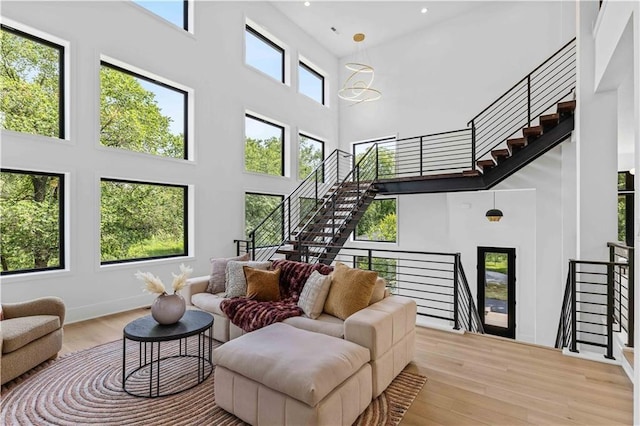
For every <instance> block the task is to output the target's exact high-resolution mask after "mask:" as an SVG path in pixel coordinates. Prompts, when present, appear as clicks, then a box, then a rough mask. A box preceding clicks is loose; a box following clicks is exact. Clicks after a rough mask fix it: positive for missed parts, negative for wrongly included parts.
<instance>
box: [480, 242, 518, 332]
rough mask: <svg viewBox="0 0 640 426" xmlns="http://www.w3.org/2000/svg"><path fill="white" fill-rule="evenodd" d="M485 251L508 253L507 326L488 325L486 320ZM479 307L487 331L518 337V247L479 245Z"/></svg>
mask: <svg viewBox="0 0 640 426" xmlns="http://www.w3.org/2000/svg"><path fill="white" fill-rule="evenodd" d="M485 253H504V254H506V255H507V328H503V327H497V326H494V325H487V324H485V322H484V319H485V318H484V317H485V315H484V306H485V305H484V296H485V289H484V287H485V269H484V268H485ZM477 265H478V266H477V269H478V280H477V283H478V285H477V290H478V308H479V310H480V312H479V313H480V320H481V322H482V326H483V327H484V331H485V333H488V334H493V335H495V336H502V337H508V338H510V339H515V338H516V249H515V248H512V247H478V263H477Z"/></svg>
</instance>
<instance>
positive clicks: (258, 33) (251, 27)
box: [244, 22, 287, 84]
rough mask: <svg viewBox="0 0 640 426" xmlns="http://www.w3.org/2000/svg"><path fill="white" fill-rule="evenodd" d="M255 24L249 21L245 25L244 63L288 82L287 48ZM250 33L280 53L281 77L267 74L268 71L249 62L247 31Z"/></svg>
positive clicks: (280, 80) (282, 81)
mask: <svg viewBox="0 0 640 426" xmlns="http://www.w3.org/2000/svg"><path fill="white" fill-rule="evenodd" d="M254 27H255V25H252V24H249V23H248V22H247V23H245V25H244V28H245V29H244V31H245V39H244V49H245V51H244V63H245V65H248V66H250V67H251V68H253V69H256V70H258V71H260V72H261V73H262V74H264V75H266V76H268V77H270V78H273V79H274V80H276V81H279V82H280V83H282V84H287V83H286V72H285V67H286V56H287V52H286V50H285V49H284V48H283V47H282V46H280V45H279V44H278V43H276V42H275V41H273V40H271V39H270V38H269V37H267V36H266V35H264V34H263V33H262V32H261V31H259V30H257V29H256V28H254ZM247 32H248V33H250V34H251V35H253V36H254V37H256V38H258V39H259V40H260V41H262V42H263V43H265V44H266V45H267V46H268V47H270V48H272V49H273V50H275V51H277V52H278V53H280V56H281V58H280V68H281V69H280V79H279V80H278V79H276V78H274V77H273V76H271V75H270V74H267V73H266V72H264V71H263V70H261V69H260V68H257V67H255V66H253V65H251V64H250V63H248V62H247V38H246V33H247Z"/></svg>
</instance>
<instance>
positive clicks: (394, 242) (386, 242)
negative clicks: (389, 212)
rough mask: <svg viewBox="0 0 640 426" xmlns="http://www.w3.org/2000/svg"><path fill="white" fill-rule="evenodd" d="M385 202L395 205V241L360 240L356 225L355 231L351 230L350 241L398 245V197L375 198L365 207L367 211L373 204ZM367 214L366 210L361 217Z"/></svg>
mask: <svg viewBox="0 0 640 426" xmlns="http://www.w3.org/2000/svg"><path fill="white" fill-rule="evenodd" d="M387 200H395V205H396V239H395V241H385V240H363V239H361V238H358V225H357V224H356V227H355V229H354V230H353V233H352V240H353V241H357V242H359V243H382V244H396V245H397V244H398V197H384V198H375V199H373V200H372V201H371V204H369V206H368V207H367V209H369V207H371V205H372V204H373V203H375V202H380V201H387ZM365 214H367V212H366V210H365V212H364V213H363V216H364V215H365Z"/></svg>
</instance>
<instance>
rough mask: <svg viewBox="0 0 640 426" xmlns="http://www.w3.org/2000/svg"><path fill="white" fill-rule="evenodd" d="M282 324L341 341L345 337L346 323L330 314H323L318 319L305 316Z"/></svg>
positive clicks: (293, 318) (287, 320)
mask: <svg viewBox="0 0 640 426" xmlns="http://www.w3.org/2000/svg"><path fill="white" fill-rule="evenodd" d="M282 322H284V323H285V324H289V325H291V326H293V327H295V328H300V329H302V330H307V331H313V332H314V333H322V334H326V335H327V336H332V337H337V338H339V339H342V338H343V337H344V321H342V320H341V319H340V318H336V317H334V316H331V315H328V314H321V315H320V316H319V317H318V318H317V319H311V318H308V317H304V316H302V317H291V318H287V319H286V320H284V321H282Z"/></svg>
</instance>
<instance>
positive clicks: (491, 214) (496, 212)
mask: <svg viewBox="0 0 640 426" xmlns="http://www.w3.org/2000/svg"><path fill="white" fill-rule="evenodd" d="M485 216H487V219H488V220H489V222H500V219H502V216H503V214H502V210H500V209H496V193H495V191H494V192H493V208H492V209H490V210H488V211H487V213H486V214H485Z"/></svg>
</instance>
